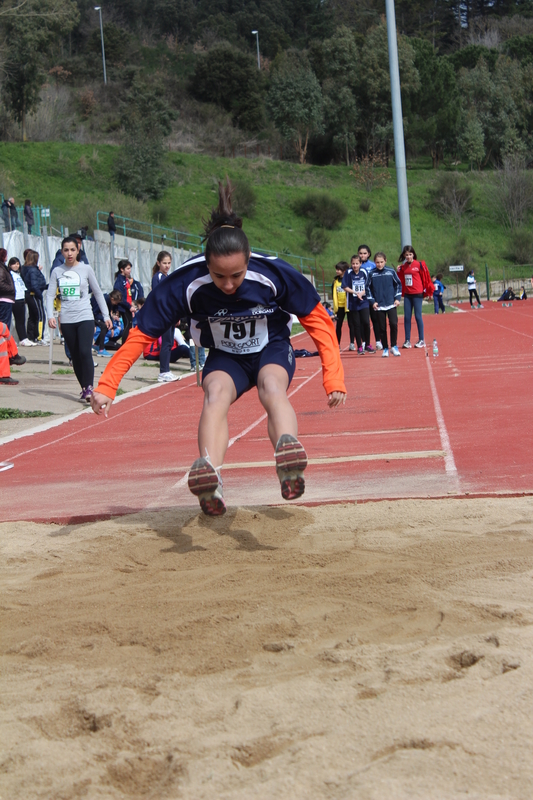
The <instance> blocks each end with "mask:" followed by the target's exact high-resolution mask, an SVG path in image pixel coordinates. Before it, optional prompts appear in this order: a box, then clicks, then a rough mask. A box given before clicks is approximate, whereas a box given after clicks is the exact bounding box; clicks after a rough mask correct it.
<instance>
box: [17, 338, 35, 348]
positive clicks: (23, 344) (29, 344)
mask: <svg viewBox="0 0 533 800" xmlns="http://www.w3.org/2000/svg"><path fill="white" fill-rule="evenodd" d="M19 345H20V347H35V342H30V340H29V339H23V340H22V341H21V342H19Z"/></svg>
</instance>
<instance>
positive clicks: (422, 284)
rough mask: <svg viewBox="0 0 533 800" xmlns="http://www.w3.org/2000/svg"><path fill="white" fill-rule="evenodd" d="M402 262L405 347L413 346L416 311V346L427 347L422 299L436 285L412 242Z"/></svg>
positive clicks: (404, 251)
mask: <svg viewBox="0 0 533 800" xmlns="http://www.w3.org/2000/svg"><path fill="white" fill-rule="evenodd" d="M400 261H401V262H402V263H401V264H400V266H399V267H398V270H397V271H398V277H399V279H400V282H401V284H402V294H403V313H404V317H403V325H404V330H405V342H404V343H403V347H405V348H406V349H409V348H410V347H411V317H412V315H413V311H414V312H415V320H416V325H417V328H418V342H417V343H416V344H415V347H425V346H426V343H425V341H424V320H423V319H422V301H423V299H424V297H431V296H432V295H433V291H434V289H435V287H434V286H433V281H432V280H431V275H430V274H429V270H428V268H427V267H426V264H425V262H424V261H418V260H417V258H416V253H415V251H414V248H413V247H411V245H410V244H408V245H406V246H405V247H404V248H403V250H402V254H401V256H400Z"/></svg>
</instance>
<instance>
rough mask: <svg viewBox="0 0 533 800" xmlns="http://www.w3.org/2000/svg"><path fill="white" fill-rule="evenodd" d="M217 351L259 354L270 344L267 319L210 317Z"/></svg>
mask: <svg viewBox="0 0 533 800" xmlns="http://www.w3.org/2000/svg"><path fill="white" fill-rule="evenodd" d="M209 325H210V328H211V334H212V336H213V340H214V343H215V347H216V349H217V350H224V352H226V353H234V354H236V355H249V354H250V353H259V352H260V351H261V350H262V349H263V348H264V347H265V346H266V345H267V344H268V325H267V320H266V317H237V316H235V317H222V319H220V318H217V317H209Z"/></svg>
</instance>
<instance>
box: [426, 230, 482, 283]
mask: <svg viewBox="0 0 533 800" xmlns="http://www.w3.org/2000/svg"><path fill="white" fill-rule="evenodd" d="M450 264H463V265H464V268H465V271H464V272H460V273H459V280H464V278H465V277H466V274H467V272H468V270H470V269H473V268H474V267H475V263H474V258H473V256H472V253H471V251H470V247H469V245H468V242H467V240H466V236H460V237H459V239H458V240H457V242H456V245H455V247H454V249H453V252H452V253H451V254H450V255H449V256H448V257H447V258H445V259H443V260H442V261H438V262H437V263H436V264H435V272H443V273H445V274H446V275H452V277H453V280H455V273H450V271H449V269H448V267H449V266H450ZM432 274H433V273H432Z"/></svg>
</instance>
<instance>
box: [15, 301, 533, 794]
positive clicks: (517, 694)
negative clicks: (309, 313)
mask: <svg viewBox="0 0 533 800" xmlns="http://www.w3.org/2000/svg"><path fill="white" fill-rule="evenodd" d="M528 309H531V311H528ZM532 312H533V306H529V305H527V304H524V305H523V306H521V307H520V313H519V314H518V313H514V312H513V309H512V308H511V309H510V310H509V312H507V311H505V310H503V309H501V307H497V306H495V307H491V308H488V309H484V310H482V311H480V312H470V313H466V314H456V315H453V316H452V315H445V316H444V317H438V318H429V319H427V320H425V324H426V338H427V339H428V340H430V341H431V339H432V338H433V336H436V337H437V338H438V340H439V346H440V357H439V359H436V360H435V361H433V360H431V359H427V358H425V355H424V353H423V352H420V351H416V352H415V351H408V352H405V351H404V354H403V356H402V358H401V359H395V360H392V359H389V360H388V361H387V360H386V359H381V358H380V357H379V356H368V357H367V356H364V357H363V358H360V357H358V356H356V355H354V354H352V353H344V354H343V360H344V364H345V368H346V379H347V386H348V390H349V392H350V395H349V398H348V402H347V405H346V408H344V409H336V410H335V411H334V412H333V413H330V412H328V411H327V410H326V409H325V407H324V395H323V391H322V388H321V385H320V377H319V376H318V375H315V373H316V372H317V360H316V359H303V360H302V361H301V362H299V363H298V368H297V372H296V376H295V380H294V383H293V385H292V387H291V391H294V392H296V393H295V394H294V397H293V402H294V404H295V407H296V409H297V412H298V416H299V424H300V436H301V438H302V441H303V442H304V443H305V446H306V448H307V451H308V453H309V456H310V466H309V468H308V470H307V473H306V474H307V492H306V495H305V496H304V498H303V499H304V500H305V501H306V502H311V505H308V506H305V505H290V504H285V505H281V504H280V499H279V485H278V484H277V481H276V478H275V474H274V470H273V465H272V447H271V445H270V443H269V441H268V438H267V435H266V425H265V422H264V420H262V419H261V416H262V410H261V407H260V406H259V404H258V402H257V399H256V397H255V395H254V393H250V394H248V395H246V396H245V397H244V398H242V400H241V401H240V402H239V403H237V404H236V405H235V406H234V407H233V409H232V411H231V419H230V431H231V437H232V440H233V444H232V447H231V449H230V450H229V451H228V458H227V468H226V469H225V471H224V481H225V488H226V496H227V499H228V504H229V511H228V514H227V515H226V517H225V518H223V519H220V520H211V519H206V518H204V517H202V516H201V515H200V514H198V507H197V505H196V501H195V500H194V498H192V496H191V495H190V494H189V493H188V491H187V488H186V485H185V481H186V479H185V476H186V471H187V468H188V465H189V464H190V463H191V462H192V460H193V458H194V457H195V456H196V443H195V438H196V437H195V433H196V424H197V419H198V413H199V408H200V405H201V392H200V391H199V390H198V389H197V388H196V386H195V385H194V384H195V382H194V377H193V378H187V379H184V380H183V381H181V382H180V383H179V384H177V385H176V384H174V385H171V386H164V387H158V388H156V389H154V391H150V392H147V393H145V394H144V395H136V394H134V393H132V394H131V395H130V396H125V398H124V400H123V401H122V402H121V403H120V404H117V405H116V406H115V407H114V409H113V415H112V416H111V418H110V419H109V420H107V421H104V420H96V419H95V418H93V417H91V416H89V415H86V414H83V413H82V414H81V415H79V416H77V417H76V419H73V420H71V421H69V422H66V423H64V424H62V425H59V426H57V427H55V428H50V429H47V430H43V431H41V432H39V433H35V434H33V435H31V436H26V437H24V438H20V439H16V440H15V441H10V442H7V443H5V444H4V445H3V446H2V447H1V448H0V460H8V461H9V460H10V461H12V463H13V464H14V466H13V468H12V469H10V470H8V471H7V472H2V473H1V478H0V489H1V491H2V504H1V508H2V513H3V520H4V522H3V523H2V524H0V547H1V550H2V558H1V560H0V580H1V583H2V602H1V609H0V611H1V615H2V617H1V621H0V624H1V626H2V627H1V630H2V639H1V644H0V647H1V649H0V669H1V676H2V677H1V686H0V704H1V707H2V715H3V716H2V719H3V725H2V729H1V731H0V736H1V741H0V752H1V756H0V798H1V800H19V799H20V798H24V800H34V799H35V800H50V799H52V800H75V799H76V798H83V797H85V798H89V800H92V798H95V799H96V800H101V799H102V798H103V799H105V800H118V799H120V798H133V799H134V800H135V799H136V798H138V800H144V798H152V799H153V800H160V799H161V800H165V799H166V798H169V799H170V800H174V799H176V800H178V799H180V798H185V800H203V799H204V798H205V799H206V800H207V798H209V800H211V799H212V798H217V800H218V798H222V800H249V799H250V798H251V799H252V800H253V799H254V798H257V799H258V800H259V799H260V800H264V798H276V800H277V798H283V800H285V799H287V800H300V798H301V800H315V799H316V798H318V800H321V798H324V799H325V800H326V799H327V800H329V799H330V798H331V800H337V799H339V800H340V799H341V798H342V799H344V798H349V799H350V800H352V798H355V800H395V799H396V798H397V799H398V800H404V798H405V800H407V798H409V800H411V798H420V799H421V800H459V798H461V799H462V798H464V797H469V798H476V799H477V800H494V799H495V798H499V800H511V799H512V800H516V799H519V800H530V798H531V795H532V791H531V787H532V785H533V759H532V758H531V752H532V750H533V714H532V713H531V709H532V707H533V666H532V665H533V634H532V631H533V475H532V470H531V452H532V450H531V436H530V434H529V424H530V419H529V418H530V413H531V411H530V409H531V396H532V391H533V348H532V344H533V329H532V327H531V322H532V321H533V313H532ZM299 342H300V343H301V346H304V347H308V346H309V342H308V341H306V339H305V337H301V339H300V340H299ZM313 375H315V377H313ZM256 423H257V424H256ZM468 492H470V493H472V494H485V495H487V496H485V497H478V498H476V499H474V498H467V497H466V495H467V493H468ZM506 493H507V494H523V495H525V496H523V497H507V498H504V497H500V496H499V495H500V494H506ZM447 494H450V495H454V496H456V497H457V498H461V499H455V497H449V498H447V499H438V498H439V497H442V496H443V495H444V496H445V495H447ZM386 497H390V498H395V499H394V500H393V501H392V500H384V499H383V498H386ZM422 497H428V498H429V497H432V498H433V499H420V498H422ZM361 500H367V501H370V502H354V501H361ZM375 500H380V502H374V501H375ZM348 501H352V502H348ZM320 503H322V504H323V505H319V504H320ZM326 503H327V504H326ZM132 511H135V512H136V513H127V512H132ZM107 517H112V518H111V519H107V521H106V518H107ZM21 519H24V520H26V521H24V522H21V521H20V520H21ZM81 520H84V521H86V523H85V524H81V522H80V521H81ZM87 520H90V521H87Z"/></svg>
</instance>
